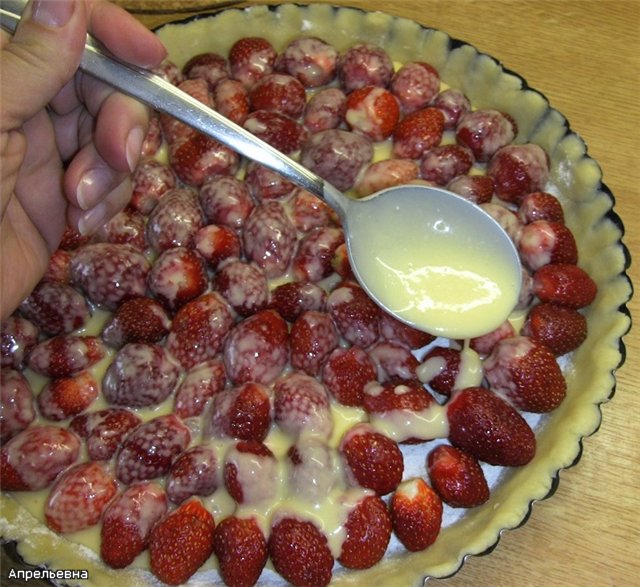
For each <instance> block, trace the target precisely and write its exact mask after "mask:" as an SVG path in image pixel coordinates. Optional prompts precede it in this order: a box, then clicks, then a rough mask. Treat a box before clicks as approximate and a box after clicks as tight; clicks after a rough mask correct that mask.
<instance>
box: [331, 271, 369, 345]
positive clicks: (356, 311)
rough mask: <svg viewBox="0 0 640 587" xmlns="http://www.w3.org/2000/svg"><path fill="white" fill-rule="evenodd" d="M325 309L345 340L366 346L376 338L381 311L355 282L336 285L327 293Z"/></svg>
mask: <svg viewBox="0 0 640 587" xmlns="http://www.w3.org/2000/svg"><path fill="white" fill-rule="evenodd" d="M327 309H328V311H329V314H330V315H331V317H332V318H333V320H334V322H335V324H336V327H337V328H338V331H339V332H340V334H341V335H342V337H343V338H344V339H345V340H346V341H347V342H349V343H351V344H353V345H357V346H359V347H361V348H367V347H368V346H370V345H372V344H373V343H374V342H375V341H376V340H377V338H378V335H379V332H380V315H381V313H382V311H381V310H380V308H379V307H378V306H377V305H376V303H375V302H374V301H373V300H372V299H371V298H370V297H369V296H368V295H367V293H366V292H365V291H364V289H362V288H361V287H360V286H359V285H357V284H356V283H352V282H348V283H344V284H342V285H340V286H338V287H336V288H335V289H334V290H333V291H332V292H331V293H330V294H329V299H328V300H327Z"/></svg>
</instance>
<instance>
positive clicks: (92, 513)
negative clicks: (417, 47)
mask: <svg viewBox="0 0 640 587" xmlns="http://www.w3.org/2000/svg"><path fill="white" fill-rule="evenodd" d="M117 491H118V483H117V482H116V480H115V478H114V477H113V476H112V474H111V473H110V471H109V468H108V467H107V465H105V464H102V463H95V462H88V463H80V464H79V465H74V466H73V467H71V468H70V469H67V470H66V471H65V472H64V473H63V474H62V475H61V476H60V478H59V479H58V480H57V481H56V482H55V484H54V486H53V487H52V488H51V493H50V494H49V497H48V499H47V503H46V505H45V510H44V518H45V522H46V524H47V526H49V528H51V529H52V530H53V531H54V532H58V534H67V533H70V532H77V531H78V530H84V529H85V528H89V527H90V526H94V525H96V524H97V523H98V522H99V521H100V518H101V516H102V512H103V511H104V510H105V508H106V507H107V505H108V504H109V502H110V501H111V499H112V498H113V496H114V495H115V494H116V493H117Z"/></svg>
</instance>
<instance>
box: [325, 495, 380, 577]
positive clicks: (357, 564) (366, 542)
mask: <svg viewBox="0 0 640 587" xmlns="http://www.w3.org/2000/svg"><path fill="white" fill-rule="evenodd" d="M391 529H392V528H391V517H390V515H389V512H388V511H387V506H386V504H385V502H384V501H382V499H381V498H380V497H379V496H377V495H367V496H365V497H363V498H362V500H361V501H359V502H358V504H357V505H356V506H355V508H354V509H352V510H351V511H350V512H349V516H348V517H347V521H346V522H345V524H344V530H345V534H346V537H345V539H344V542H343V543H342V550H341V551H340V556H339V557H338V562H340V564H342V566H344V567H346V568H348V569H368V568H369V567H372V566H373V565H375V564H376V563H377V562H379V561H380V560H381V559H382V557H383V556H384V553H385V552H386V550H387V545H388V544H389V539H390V538H391Z"/></svg>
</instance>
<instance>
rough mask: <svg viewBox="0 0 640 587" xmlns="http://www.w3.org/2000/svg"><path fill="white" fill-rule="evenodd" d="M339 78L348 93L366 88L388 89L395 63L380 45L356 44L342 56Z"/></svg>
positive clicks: (339, 65)
mask: <svg viewBox="0 0 640 587" xmlns="http://www.w3.org/2000/svg"><path fill="white" fill-rule="evenodd" d="M338 77H339V81H340V82H342V87H343V88H344V90H345V91H346V92H347V93H349V92H352V91H354V90H357V89H358V88H363V87H365V86H377V87H380V88H386V87H389V84H390V83H391V79H392V78H393V61H392V60H391V57H390V56H389V55H388V53H387V52H386V51H385V50H384V49H383V48H382V47H379V46H378V45H374V44H373V43H356V44H355V45H352V46H351V47H349V48H348V49H347V50H346V51H345V52H344V53H342V55H341V56H340V59H339V61H338Z"/></svg>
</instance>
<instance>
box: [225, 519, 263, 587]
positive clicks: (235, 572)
mask: <svg viewBox="0 0 640 587" xmlns="http://www.w3.org/2000/svg"><path fill="white" fill-rule="evenodd" d="M213 552H214V554H215V555H216V558H217V559H218V568H219V571H220V575H221V576H222V580H223V581H224V584H225V585H227V586H228V587H251V586H252V585H255V584H256V583H257V582H258V578H259V577H260V575H261V573H262V569H263V568H264V566H265V564H266V563H267V558H268V553H267V541H266V540H265V538H264V535H263V534H262V531H261V530H260V528H259V527H258V524H257V523H256V521H255V519H254V518H239V517H237V516H229V517H227V518H224V519H223V520H222V521H221V522H220V523H219V524H218V525H217V526H216V528H215V530H214V532H213Z"/></svg>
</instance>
